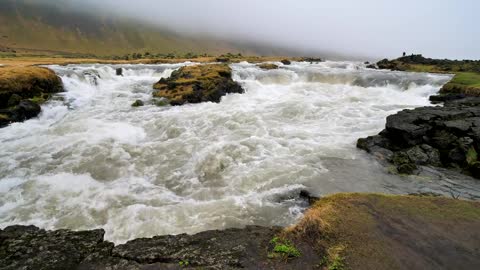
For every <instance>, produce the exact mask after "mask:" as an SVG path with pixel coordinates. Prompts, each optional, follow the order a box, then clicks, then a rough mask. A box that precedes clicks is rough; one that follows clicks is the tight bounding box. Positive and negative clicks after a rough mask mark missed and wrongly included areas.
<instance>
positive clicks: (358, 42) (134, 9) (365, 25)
mask: <svg viewBox="0 0 480 270" xmlns="http://www.w3.org/2000/svg"><path fill="white" fill-rule="evenodd" d="M40 1H45V2H51V3H54V4H55V5H68V6H69V7H73V8H76V9H79V8H82V9H83V10H87V11H90V12H98V11H100V12H102V13H108V14H110V15H123V16H127V17H131V18H135V19H139V20H143V21H145V22H149V23H152V24H155V25H161V26H167V27H169V28H171V29H174V30H176V31H179V32H184V33H202V34H204V33H209V34H211V35H214V36H216V37H221V38H226V39H234V40H241V41H255V42H259V43H265V44H273V45H275V46H281V47H286V48H293V49H295V50H298V51H305V52H319V53H320V52H325V51H333V52H338V53H341V54H345V55H352V56H366V57H372V58H383V57H395V56H399V55H400V54H401V53H402V52H404V51H405V52H407V53H408V54H410V53H422V54H424V55H425V56H429V57H437V58H456V59H464V58H465V59H466V58H468V59H480V50H479V47H480V45H479V44H480V27H478V19H477V17H476V15H477V14H476V13H478V11H479V10H480V1H476V0H456V1H454V0H423V1H418V0H403V1H393V0H363V1H358V0H335V1H319V0H297V1H293V0H261V1H259V0H242V1H225V0H203V1H198V0H175V1H163V0H161V1H158V0H156V1H155V0H136V1H131V0H102V1H96V0H64V1H53V0H40ZM65 1H66V2H68V4H65Z"/></svg>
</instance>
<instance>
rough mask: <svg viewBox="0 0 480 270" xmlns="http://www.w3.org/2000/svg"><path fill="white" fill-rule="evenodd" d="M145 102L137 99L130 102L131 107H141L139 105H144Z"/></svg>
mask: <svg viewBox="0 0 480 270" xmlns="http://www.w3.org/2000/svg"><path fill="white" fill-rule="evenodd" d="M144 105H145V104H144V103H143V101H141V100H139V99H137V100H135V102H134V103H133V104H132V107H141V106H144Z"/></svg>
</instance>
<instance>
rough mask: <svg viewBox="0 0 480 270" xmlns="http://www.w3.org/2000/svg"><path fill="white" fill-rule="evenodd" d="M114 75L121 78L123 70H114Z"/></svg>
mask: <svg viewBox="0 0 480 270" xmlns="http://www.w3.org/2000/svg"><path fill="white" fill-rule="evenodd" d="M115 74H116V75H117V76H123V68H117V69H116V70H115Z"/></svg>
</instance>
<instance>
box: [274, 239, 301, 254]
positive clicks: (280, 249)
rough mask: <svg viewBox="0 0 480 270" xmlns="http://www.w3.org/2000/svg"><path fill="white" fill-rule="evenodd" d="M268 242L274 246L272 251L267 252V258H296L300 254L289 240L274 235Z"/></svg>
mask: <svg viewBox="0 0 480 270" xmlns="http://www.w3.org/2000/svg"><path fill="white" fill-rule="evenodd" d="M270 243H271V244H273V245H274V247H273V252H271V253H269V254H268V257H269V258H277V257H281V258H296V257H300V256H301V255H302V254H301V253H300V251H299V250H298V249H297V248H296V247H295V246H294V245H293V244H292V242H290V241H289V240H286V239H281V238H279V237H274V238H273V239H272V240H271V241H270Z"/></svg>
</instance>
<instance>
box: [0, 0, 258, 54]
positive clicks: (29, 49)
mask: <svg viewBox="0 0 480 270" xmlns="http://www.w3.org/2000/svg"><path fill="white" fill-rule="evenodd" d="M60 6H62V7H60ZM245 48H246V46H243V45H242V46H237V45H235V44H233V43H231V42H227V41H219V40H214V39H211V38H207V37H187V36H183V35H181V34H177V33H175V32H172V31H170V30H166V29H159V28H156V27H152V26H148V25H144V24H142V23H139V22H136V21H131V20H127V19H118V18H110V17H107V16H101V17H98V16H92V15H88V13H83V12H80V11H78V12H77V11H71V10H69V9H68V8H66V5H62V4H59V5H56V6H47V5H45V4H40V3H38V2H35V1H29V0H2V1H0V52H1V51H3V52H4V53H13V52H14V51H15V52H17V53H18V52H20V53H22V52H23V53H41V54H63V55H69V54H73V55H78V54H80V55H82V54H83V55H98V56H106V55H124V54H127V53H134V52H150V53H165V54H166V53H172V52H175V53H178V54H184V53H187V52H194V53H211V54H216V53H224V52H241V53H256V52H258V51H255V50H256V48H255V47H252V48H253V50H249V49H245Z"/></svg>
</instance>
